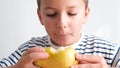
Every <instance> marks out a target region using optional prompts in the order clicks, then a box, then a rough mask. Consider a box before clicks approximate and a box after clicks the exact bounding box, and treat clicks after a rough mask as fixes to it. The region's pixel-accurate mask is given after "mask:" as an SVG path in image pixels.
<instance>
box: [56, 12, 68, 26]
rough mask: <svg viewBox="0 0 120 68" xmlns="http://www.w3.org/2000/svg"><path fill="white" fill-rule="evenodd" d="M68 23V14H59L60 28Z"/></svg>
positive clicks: (58, 24)
mask: <svg viewBox="0 0 120 68" xmlns="http://www.w3.org/2000/svg"><path fill="white" fill-rule="evenodd" d="M68 23H69V18H68V16H67V14H65V13H62V14H60V15H59V16H58V20H57V26H58V27H59V28H66V27H67V26H68Z"/></svg>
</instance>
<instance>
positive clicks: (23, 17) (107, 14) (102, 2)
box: [0, 0, 120, 59]
mask: <svg viewBox="0 0 120 68" xmlns="http://www.w3.org/2000/svg"><path fill="white" fill-rule="evenodd" d="M119 6H120V0H90V7H91V12H90V15H89V19H88V22H87V23H86V24H85V25H84V28H83V32H84V33H86V34H96V35H97V36H102V37H104V38H106V39H109V40H113V41H114V42H116V43H118V44H119V43H120V8H119ZM36 10H37V4H36V0H0V59H2V58H3V57H6V56H8V55H10V53H12V52H13V51H14V50H15V49H17V47H19V45H21V44H22V43H24V42H26V41H27V40H29V39H30V38H31V37H38V36H43V35H45V34H46V32H45V30H44V27H43V26H42V25H41V24H40V22H39V20H38V17H37V13H36Z"/></svg>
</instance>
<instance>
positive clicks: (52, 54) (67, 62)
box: [34, 47, 78, 68]
mask: <svg viewBox="0 0 120 68" xmlns="http://www.w3.org/2000/svg"><path fill="white" fill-rule="evenodd" d="M45 51H46V52H47V53H48V54H49V57H48V58H47V59H38V60H36V61H34V64H35V65H36V66H39V67H42V68H69V67H70V66H71V65H74V64H78V62H77V61H76V60H75V54H76V51H75V50H74V49H73V48H72V47H67V48H65V49H64V48H62V47H60V48H59V49H58V50H55V49H54V48H52V47H46V48H45Z"/></svg>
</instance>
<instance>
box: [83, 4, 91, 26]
mask: <svg viewBox="0 0 120 68" xmlns="http://www.w3.org/2000/svg"><path fill="white" fill-rule="evenodd" d="M89 13H90V7H89V6H88V7H87V9H86V10H85V20H84V24H85V23H86V21H87V19H88V16H89Z"/></svg>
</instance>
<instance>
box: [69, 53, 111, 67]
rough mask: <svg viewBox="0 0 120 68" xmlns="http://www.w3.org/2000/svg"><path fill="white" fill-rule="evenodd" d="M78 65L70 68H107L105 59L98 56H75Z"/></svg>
mask: <svg viewBox="0 0 120 68" xmlns="http://www.w3.org/2000/svg"><path fill="white" fill-rule="evenodd" d="M76 59H77V60H78V61H79V64H78V65H73V66H72V67H71V68H109V66H108V65H107V63H106V61H105V59H104V58H103V57H100V56H94V55H82V54H76Z"/></svg>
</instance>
